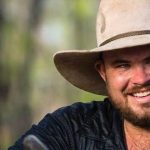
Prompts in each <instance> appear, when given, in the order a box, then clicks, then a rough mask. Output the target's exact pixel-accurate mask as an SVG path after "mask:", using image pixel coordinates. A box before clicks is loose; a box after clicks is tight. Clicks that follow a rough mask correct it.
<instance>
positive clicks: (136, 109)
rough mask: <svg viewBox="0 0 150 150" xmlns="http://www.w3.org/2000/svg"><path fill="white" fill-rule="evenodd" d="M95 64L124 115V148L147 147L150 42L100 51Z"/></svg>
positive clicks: (149, 136)
mask: <svg viewBox="0 0 150 150" xmlns="http://www.w3.org/2000/svg"><path fill="white" fill-rule="evenodd" d="M96 68H97V71H98V72H99V74H100V76H101V77H102V78H103V80H104V81H105V83H106V87H107V90H108V93H109V97H110V100H111V102H112V103H113V105H114V107H116V108H117V109H118V110H120V112H121V113H122V115H123V117H124V131H125V140H126V143H127V149H128V150H131V149H133V150H142V149H143V150H146V149H147V148H150V46H141V47H133V48H128V49H121V50H115V51H107V52H103V54H102V60H101V61H98V62H97V63H96ZM137 141H138V142H137Z"/></svg>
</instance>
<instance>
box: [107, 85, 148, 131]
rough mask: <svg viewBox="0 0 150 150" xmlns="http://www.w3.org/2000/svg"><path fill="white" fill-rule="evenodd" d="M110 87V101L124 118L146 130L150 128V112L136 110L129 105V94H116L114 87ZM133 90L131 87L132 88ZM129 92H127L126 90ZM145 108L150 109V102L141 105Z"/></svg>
mask: <svg viewBox="0 0 150 150" xmlns="http://www.w3.org/2000/svg"><path fill="white" fill-rule="evenodd" d="M107 89H108V95H109V97H110V102H111V103H112V105H113V106H114V108H115V109H117V110H118V112H119V113H120V114H121V116H122V118H123V119H125V120H127V121H128V122H130V123H131V124H133V125H134V126H137V127H140V128H142V129H145V130H150V113H149V112H146V111H145V113H143V114H142V115H141V114H139V112H135V111H134V110H133V108H132V106H131V105H129V102H128V99H127V96H126V95H125V93H124V94H123V96H124V97H122V96H116V95H115V94H113V92H114V91H113V90H112V89H109V88H108V87H107ZM130 91H131V89H130ZM126 93H127V92H126ZM141 107H142V108H143V109H145V108H147V109H150V104H149V103H148V104H143V105H141Z"/></svg>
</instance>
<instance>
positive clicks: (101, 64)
mask: <svg viewBox="0 0 150 150" xmlns="http://www.w3.org/2000/svg"><path fill="white" fill-rule="evenodd" d="M95 69H96V71H97V72H98V73H99V75H100V76H101V77H102V79H103V80H104V81H106V70H105V64H104V62H103V61H100V60H98V61H97V62H96V63H95Z"/></svg>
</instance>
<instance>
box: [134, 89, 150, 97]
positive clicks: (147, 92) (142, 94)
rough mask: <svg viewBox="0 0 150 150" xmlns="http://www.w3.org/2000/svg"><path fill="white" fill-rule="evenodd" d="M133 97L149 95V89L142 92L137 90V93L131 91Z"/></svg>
mask: <svg viewBox="0 0 150 150" xmlns="http://www.w3.org/2000/svg"><path fill="white" fill-rule="evenodd" d="M132 95H133V96H134V97H139V98H140V97H146V96H148V95H150V90H149V91H144V92H138V93H133V94H132Z"/></svg>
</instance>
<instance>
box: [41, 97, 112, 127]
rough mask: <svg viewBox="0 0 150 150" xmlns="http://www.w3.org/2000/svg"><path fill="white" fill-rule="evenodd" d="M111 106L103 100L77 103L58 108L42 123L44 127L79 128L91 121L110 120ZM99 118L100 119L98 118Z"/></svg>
mask: <svg viewBox="0 0 150 150" xmlns="http://www.w3.org/2000/svg"><path fill="white" fill-rule="evenodd" d="M112 109H113V108H112V105H111V104H110V102H109V101H108V100H107V99H105V100H104V101H92V102H89V103H82V102H77V103H74V104H72V105H69V106H66V107H62V108H59V109H58V110H56V111H54V112H53V113H50V114H47V115H46V116H45V118H44V121H42V122H41V123H42V126H43V122H44V124H45V122H47V123H46V124H45V125H54V126H55V127H56V125H61V126H63V125H64V126H65V125H66V126H71V127H74V126H75V127H76V130H77V127H79V128H80V127H81V126H82V125H83V124H86V123H87V122H91V121H93V119H96V118H97V117H98V118H99V119H98V120H99V121H101V119H105V120H106V119H107V120H109V119H111V116H110V115H111V114H112V113H110V112H111V111H112ZM100 117H101V118H100Z"/></svg>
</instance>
